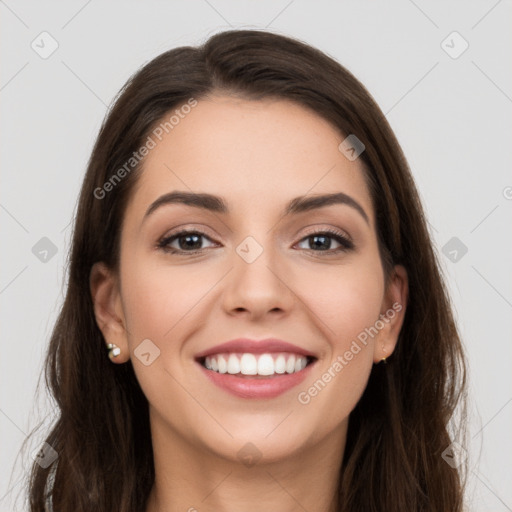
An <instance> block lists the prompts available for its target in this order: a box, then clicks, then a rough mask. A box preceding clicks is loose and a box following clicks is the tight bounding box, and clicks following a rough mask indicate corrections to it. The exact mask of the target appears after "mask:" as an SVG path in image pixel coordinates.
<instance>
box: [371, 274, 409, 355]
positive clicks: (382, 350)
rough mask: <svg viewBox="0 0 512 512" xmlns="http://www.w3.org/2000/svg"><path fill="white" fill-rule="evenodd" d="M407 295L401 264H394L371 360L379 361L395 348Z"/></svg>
mask: <svg viewBox="0 0 512 512" xmlns="http://www.w3.org/2000/svg"><path fill="white" fill-rule="evenodd" d="M408 296H409V280H408V277H407V271H406V270H405V267H404V266H403V265H395V267H394V269H393V272H392V273H391V276H390V280H389V284H388V287H387V290H386V292H385V296H384V300H383V302H382V309H381V312H380V317H379V319H380V321H381V322H382V324H383V325H384V327H382V329H380V331H379V335H378V336H377V338H376V341H375V346H374V354H373V361H374V362H375V363H378V362H380V361H381V360H382V359H383V358H385V357H389V356H390V355H391V354H392V353H393V351H394V350H395V347H396V343H397V341H398V335H399V334H400V330H401V329H402V325H403V322H404V318H405V310H406V309H407V299H408Z"/></svg>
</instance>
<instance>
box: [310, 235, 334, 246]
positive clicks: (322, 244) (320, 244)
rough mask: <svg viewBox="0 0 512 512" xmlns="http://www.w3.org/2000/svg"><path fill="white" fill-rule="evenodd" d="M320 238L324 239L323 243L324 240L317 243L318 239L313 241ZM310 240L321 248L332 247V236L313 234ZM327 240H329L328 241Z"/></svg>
mask: <svg viewBox="0 0 512 512" xmlns="http://www.w3.org/2000/svg"><path fill="white" fill-rule="evenodd" d="M318 239H321V240H323V243H322V242H320V243H317V242H316V241H315V242H313V240H318ZM309 240H310V242H312V243H313V245H315V246H316V247H317V248H319V249H330V247H331V243H330V238H329V237H328V236H325V235H313V236H310V237H309ZM326 240H327V241H328V242H326ZM322 246H323V247H322Z"/></svg>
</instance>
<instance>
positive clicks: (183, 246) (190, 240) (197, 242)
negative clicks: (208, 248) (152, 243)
mask: <svg viewBox="0 0 512 512" xmlns="http://www.w3.org/2000/svg"><path fill="white" fill-rule="evenodd" d="M202 238H204V239H207V240H210V241H211V239H210V238H209V237H208V236H206V235H205V234H204V233H202V232H201V231H195V230H194V231H189V230H184V231H180V232H179V233H175V234H173V235H170V236H166V237H164V238H162V239H161V240H160V241H159V242H158V245H157V246H158V248H159V249H162V250H163V251H165V252H170V253H173V254H178V253H185V252H188V253H196V252H201V251H203V250H204V249H205V247H203V246H202V240H201V239H202ZM175 243H177V247H176V245H175V246H174V247H173V245H172V244H175Z"/></svg>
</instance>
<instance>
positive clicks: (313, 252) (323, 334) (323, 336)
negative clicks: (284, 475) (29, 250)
mask: <svg viewBox="0 0 512 512" xmlns="http://www.w3.org/2000/svg"><path fill="white" fill-rule="evenodd" d="M343 139H344V137H343V136H342V135H341V134H340V133H338V131H337V130H336V129H335V128H334V127H333V126H331V125H330V123H328V122H327V121H325V120H323V119H322V118H320V117H319V116H317V115H316V114H314V113H313V112H310V111H308V110H306V109H304V108H302V107H301V106H298V105H296V104H294V103H291V102H287V101H284V100H258V101H254V100H253V101H251V100H242V99H238V98H233V97H227V96H211V97H210V98H208V99H204V100H200V101H198V103H197V106H195V107H194V108H193V109H191V111H190V113H188V114H187V115H186V116H184V117H183V118H182V119H180V121H179V124H177V125H175V126H174V128H173V129H172V130H169V133H167V134H164V136H163V137H162V140H161V141H158V139H156V141H157V144H156V147H154V148H153V149H152V150H151V151H150V152H149V154H148V155H147V157H146V158H145V162H144V166H143V171H142V173H141V175H140V177H139V181H138V183H137V185H136V188H135V190H134V192H133V195H132V197H131V200H130V201H129V203H128V207H127V210H126V212H125V216H124V219H123V225H122V234H121V259H120V270H119V274H118V275H115V274H113V273H110V272H109V271H108V269H105V268H104V267H102V266H101V265H96V266H95V267H94V268H93V272H92V273H91V289H92V292H93V296H94V299H95V312H96V315H97V319H98V324H99V325H100V326H102V330H103V333H104V335H105V339H106V341H107V342H112V343H115V344H117V345H118V346H119V347H120V348H121V351H122V352H121V355H120V356H119V357H118V358H116V362H118V363H121V364H122V363H124V362H126V361H127V360H128V359H131V360H132V363H133V366H134V370H135V373H136V376H137V379H138V381H139V383H140V385H141V387H142V390H143V392H144V394H145V395H146V397H147V399H148V401H149V404H150V411H151V413H150V415H151V422H152V429H153V430H154V431H158V432H160V433H167V434H168V436H169V438H172V439H175V440H177V441H179V442H181V443H188V444H190V445H193V446H196V447H198V448H199V449H201V450H202V452H203V453H207V454H210V455H212V456H214V455H217V456H221V457H223V458H224V459H230V460H237V459H239V458H240V453H239V451H240V449H241V448H242V449H248V448H244V447H246V446H247V445H246V443H249V442H250V443H252V444H253V445H254V446H255V447H256V449H257V450H258V454H259V455H260V456H262V457H263V458H266V459H268V460H271V459H282V458H285V457H287V456H291V455H292V454H298V453H300V452H301V451H303V450H306V449H307V448H313V447H314V446H316V445H318V443H321V442H323V441H326V440H332V442H333V443H334V442H338V441H339V439H341V438H342V437H343V433H344V432H346V427H347V422H348V417H349V414H350V412H351V411H352V410H353V408H354V407H355V405H356V403H357V401H358V400H359V398H360V397H361V395H362V393H363V391H364V389H365V386H366V384H367V381H368V377H369V374H370V372H371V370H372V366H373V364H374V363H376V362H378V361H380V359H381V358H383V357H387V356H389V355H391V353H392V351H393V348H394V346H395V343H396V340H397V337H398V333H399V330H400V326H401V324H402V320H403V315H404V312H405V302H406V300H405V294H406V274H405V272H404V270H403V269H402V268H401V267H396V268H395V274H394V276H393V278H392V280H391V284H390V286H389V288H388V289H385V288H384V274H383V268H382V263H381V260H380V257H379V251H378V246H377V236H376V227H375V215H374V211H373V207H372V201H371V197H370V195H369V192H368V189H367V186H366V184H365V181H364V177H363V168H362V164H361V162H360V161H359V159H356V160H354V161H351V160H349V159H347V158H346V157H345V155H344V154H343V153H342V152H340V150H339V149H338V146H339V145H340V143H341V142H342V140H343ZM177 191H179V192H183V193H187V194H190V193H194V194H209V195H212V196H216V197H217V198H219V200H220V201H222V203H223V206H224V207H225V208H220V206H219V204H220V201H215V200H213V201H209V202H208V205H209V206H210V207H212V206H216V208H206V207H200V206H199V205H198V204H195V205H194V204H191V203H190V202H189V204H184V203H182V202H179V201H178V200H177V199H174V200H171V198H169V197H168V198H167V199H168V201H166V200H165V199H162V197H163V196H165V195H167V194H170V193H173V192H177ZM332 194H341V195H340V196H339V197H341V199H338V202H331V203H330V204H327V203H321V204H317V205H316V207H315V204H310V205H309V207H308V208H300V207H299V206H297V205H298V204H299V203H300V201H298V200H296V198H299V197H302V198H303V201H302V202H303V203H304V199H305V200H310V199H313V198H316V197H319V196H324V195H332ZM303 196H305V197H303ZM159 199H160V200H159ZM293 200H295V201H294V202H293V203H292V201H293ZM196 203H197V202H196ZM290 204H291V205H292V206H295V208H287V207H288V206H289V205H290ZM203 206H204V205H203ZM184 231H188V232H192V233H189V234H186V233H185V234H184V233H183V232H184ZM393 304H395V306H394V307H393ZM397 304H398V306H397ZM365 334H366V336H365ZM239 338H246V339H247V338H248V339H250V340H253V341H254V343H253V344H252V345H245V346H232V347H226V348H220V349H216V348H215V347H216V346H217V345H219V344H223V343H225V342H227V341H230V340H234V339H239ZM268 338H273V339H278V340H283V341H285V342H288V343H290V344H292V345H293V347H290V346H280V345H276V344H274V345H272V344H266V345H265V341H264V340H266V339H268ZM144 340H145V341H144ZM258 342H259V343H260V344H259V345H258ZM210 349H213V350H214V354H216V355H214V356H212V357H209V360H203V359H201V360H198V356H199V355H201V354H204V353H205V352H207V351H209V350H210ZM261 352H265V353H267V354H269V356H270V358H271V361H272V362H273V366H272V362H271V363H269V356H265V357H263V356H262V355H261ZM232 353H234V354H238V357H237V356H236V355H235V356H234V357H235V359H236V361H241V360H243V363H242V366H243V368H244V371H245V372H247V373H249V375H240V373H239V372H240V370H241V369H240V368H237V366H236V361H231V362H230V358H231V354H232ZM219 354H223V355H219ZM242 354H244V355H242ZM306 354H307V355H308V357H307V358H306V359H303V358H304V355H306ZM292 356H293V357H295V367H294V366H293V363H290V362H289V361H290V358H291V357H292ZM212 359H213V360H215V362H214V361H212ZM221 359H223V360H224V363H225V365H224V363H223V362H221ZM260 359H264V361H265V362H264V363H261V361H260ZM278 359H279V361H278ZM283 359H284V363H283ZM255 361H256V362H255ZM297 361H300V362H297ZM302 361H303V362H302ZM306 362H307V363H308V364H307V366H306V367H305V368H303V369H301V367H302V366H303V364H304V363H306ZM202 363H205V364H207V365H209V366H210V367H213V369H207V368H205V367H204V366H203V364H202ZM260 363H261V366H260V368H259V370H258V369H257V370H256V371H259V372H260V373H263V374H265V373H271V375H259V374H257V375H251V372H253V371H254V366H255V365H256V368H258V364H260ZM267 364H270V366H267ZM287 365H291V366H288V367H287ZM221 366H222V367H223V368H224V370H225V366H227V367H228V370H227V372H226V373H220V370H221V368H219V367H221ZM251 368H252V370H251ZM265 368H267V369H266V370H265ZM268 368H270V370H269V369H268ZM283 368H284V373H283ZM296 370H297V371H296ZM230 371H232V372H233V373H232V374H230V373H229V372H230ZM288 371H291V373H288ZM278 372H280V373H278ZM272 373H273V374H272ZM213 374H215V375H213ZM237 374H238V375H237ZM212 377H213V378H212ZM163 435H166V434H163ZM334 440H338V441H334ZM252 449H254V448H252Z"/></svg>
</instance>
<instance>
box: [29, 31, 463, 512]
mask: <svg viewBox="0 0 512 512" xmlns="http://www.w3.org/2000/svg"><path fill="white" fill-rule="evenodd" d="M212 92H223V93H227V94H236V95H240V96H242V97H246V98H252V99H258V98H266V97H275V98H282V99H288V100H292V101H295V102H296V103H297V104H299V105H302V106H304V107H306V108H309V109H312V110H313V111H314V112H316V113H317V115H319V116H321V117H323V118H325V119H326V120H328V121H329V122H330V123H332V125H333V126H335V127H337V128H338V129H339V131H340V132H341V133H342V134H344V135H345V136H348V135H349V134H355V135H356V136H357V138H358V139H359V140H360V141H362V143H363V144H364V145H365V151H364V152H363V153H362V154H361V155H360V157H359V158H360V160H361V162H362V164H363V167H364V173H365V180H366V183H367V185H368V187H369V190H370V193H371V196H372V201H373V206H374V210H375V213H376V219H377V236H378V242H379V250H380V254H381V258H382V262H383V266H384V269H385V275H386V282H387V278H388V277H389V275H390V272H391V270H392V267H393V265H395V264H402V265H403V266H404V267H405V269H406V270H407V272H408V279H409V300H408V305H407V310H406V315H405V319H404V324H403V326H402V329H401V332H400V335H399V339H398V343H397V346H396V349H395V351H394V353H393V354H392V355H391V356H390V358H388V362H387V364H386V365H383V364H379V365H374V367H373V369H372V372H371V375H370V379H369V382H368V385H367V388H366V390H365V392H364V394H363V396H362V398H361V399H360V401H359V402H358V404H357V406H356V407H355V409H354V410H353V411H352V413H351V414H350V421H349V427H348V434H347V442H346V448H345V452H344V455H343V461H342V472H341V475H340V485H339V495H338V501H339V503H340V505H339V507H340V508H339V510H340V511H343V512H356V511H358V512H361V511H362V512H371V511H379V512H383V511H403V510H408V511H411V512H412V511H415V512H416V511H427V510H428V511H429V512H441V511H442V512H447V511H450V512H458V511H461V510H463V495H464V487H465V478H466V477H465V473H466V470H465V466H464V465H463V464H462V465H460V466H458V467H452V466H453V465H454V464H448V463H447V462H446V461H445V457H443V452H444V450H445V449H447V448H448V446H449V445H450V443H451V442H452V441H453V440H457V441H458V442H459V443H460V444H462V445H464V439H463V438H461V437H460V435H461V433H465V430H464V428H463V423H464V422H463V420H464V419H465V415H466V363H465V356H464V352H463V348H462V344H461V341H460V338H459V334H458V331H457V328H456V324H455V321H454V317H453V313H452V305H451V303H450V298H449V295H448V292H447V289H446V288H445V284H444V282H443V278H442V272H441V267H440V265H439V262H438V260H437V256H436V254H435V253H434V251H433V249H432V241H431V239H430V235H429V232H428V229H427V226H426V220H425V215H424V212H423V209H422V205H421V202H420V199H419V197H418V193H417V190H416V187H415V184H414V181H413V178H412V176H411V173H410V170H409V167H408V164H407V162H406V159H405V157H404V155H403V152H402V150H401V148H400V146H399V144H398V142H397V140H396V138H395V135H394V134H393V132H392V130H391V128H390V126H389V124H388V122H387V120H386V118H385V116H384V114H383V113H382V111H381V110H380V109H379V107H378V106H377V104H376V103H375V101H374V100H373V98H372V97H371V95H370V94H369V93H368V92H367V90H366V89H365V87H364V86H363V85H362V84H361V83H360V82H359V81H358V80H357V79H356V78H355V77H354V76H353V75H352V74H351V73H350V72H349V71H348V70H347V69H345V68H344V67H343V66H341V65H340V64H339V63H338V62H336V61H335V60H333V59H332V58H330V57H329V56H327V55H325V54H324V53H322V52H320V51H319V50H317V49H315V48H312V47H310V46H309V45H307V44H304V43H302V42H300V41H297V40H294V39H292V38H289V37H285V36H282V35H277V34H274V33H271V32H264V31H257V30H232V31H227V32H222V33H218V34H216V35H214V36H212V37H211V38H209V39H208V40H207V41H206V42H205V43H204V44H203V45H201V46H199V47H181V48H176V49H173V50H170V51H167V52H165V53H163V54H161V55H159V56H158V57H156V58H155V59H153V60H152V61H150V62H149V63H148V64H146V65H145V66H144V67H142V68H141V69H140V70H139V71H138V72H137V73H135V74H134V76H133V77H132V78H131V79H130V80H129V81H128V83H127V84H126V85H125V86H124V87H123V89H122V90H121V91H120V93H119V95H118V97H117V98H116V100H115V102H114V104H113V106H112V108H111V109H110V110H109V112H108V114H107V116H106V119H105V121H104V123H103V125H102V127H101V130H100V133H99V136H98V138H97V141H96V143H95V146H94V149H93V152H92V155H91V158H90V161H89V164H88V168H87V172H86V175H85V178H84V181H83V185H82V189H81V193H80V198H79V202H78V208H77V212H76V218H75V224H74V230H73V239H72V247H71V252H70V260H69V280H68V284H67V291H66V296H65V300H64V303H63V306H62V310H61V311H60V315H59V317H58V320H57V322H56V325H55V327H54V329H53V332H52V335H51V341H50V344H49V348H48V353H47V358H46V363H45V369H44V370H45V376H46V383H47V385H48V387H49V389H50V392H51V394H52V396H53V397H54V399H55V401H56V405H57V408H58V409H57V418H56V421H55V423H54V425H53V427H52V429H51V431H50V433H49V434H48V435H47V437H46V442H47V443H48V444H49V445H50V446H51V447H52V448H53V449H54V450H55V451H56V452H57V453H58V459H57V460H56V461H55V462H54V464H53V465H51V466H50V467H48V468H43V467H42V466H41V465H39V464H38V463H34V464H33V467H32V472H31V474H30V477H29V478H30V482H29V501H30V510H31V511H32V512H43V511H44V510H45V503H46V502H47V500H48V499H51V502H52V505H53V509H54V510H55V511H62V512H69V511H73V512H86V511H87V512H89V511H90V512H92V511H94V512H114V511H115V512H141V511H142V510H144V508H145V505H146V500H147V497H148V494H149V492H150V490H151V487H152V485H153V482H154V467H153V453H152V445H151V438H150V430H149V415H148V403H147V400H146V398H145V396H144V394H143V393H142V390H141V388H140V387H139V384H138V382H137V379H136V377H135V374H134V371H133V367H132V364H131V362H130V361H129V362H128V363H126V364H123V365H114V364H112V363H111V362H110V361H109V359H108V357H107V355H106V349H105V340H104V338H103V336H102V333H101V331H100V329H99V328H98V325H97V324H96V320H95V316H94V312H93V303H92V299H91V294H90V292H89V273H90V270H91V267H92V265H93V264H94V263H95V262H98V261H103V262H105V263H106V264H107V265H108V266H110V267H111V268H112V269H117V268H118V263H119V250H120V249H119V237H120V226H121V222H122V219H123V215H124V211H125V208H126V205H127V202H128V201H129V199H130V194H131V191H132V190H133V186H134V184H135V183H136V180H137V177H138V176H139V175H140V173H141V172H142V170H143V166H144V160H141V162H140V163H138V164H137V165H136V166H134V167H133V170H131V172H127V173H124V174H126V175H124V174H123V179H121V180H117V179H116V180H115V182H114V181H112V180H113V178H112V177H113V176H114V174H116V173H118V170H119V169H120V168H122V167H123V165H125V164H126V162H128V161H129V159H130V158H131V157H132V155H133V153H134V152H136V151H137V150H138V149H139V148H140V147H141V146H142V145H143V144H144V142H145V141H146V139H147V137H148V134H149V133H151V130H152V129H154V127H155V126H156V125H158V123H159V122H161V120H162V119H163V118H164V117H168V116H169V113H170V112H171V111H173V110H174V109H176V108H178V107H180V105H184V104H186V103H187V101H189V100H190V98H195V99H196V100H199V99H201V97H204V96H205V95H207V94H210V93H212ZM340 142H341V140H340ZM125 169H126V167H125ZM117 176H118V177H119V174H117ZM109 180H110V182H111V183H113V184H114V185H112V188H113V190H112V191H110V192H109V193H106V194H99V193H98V190H99V189H102V187H104V184H105V183H107V182H109ZM95 191H96V193H95ZM100 196H101V197H100ZM458 405H459V406H460V407H461V409H460V410H461V411H462V413H461V418H462V421H460V422H455V424H454V419H455V416H456V414H455V413H456V412H457V411H459V409H458V407H457V406H458ZM46 510H47V509H46Z"/></svg>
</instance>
